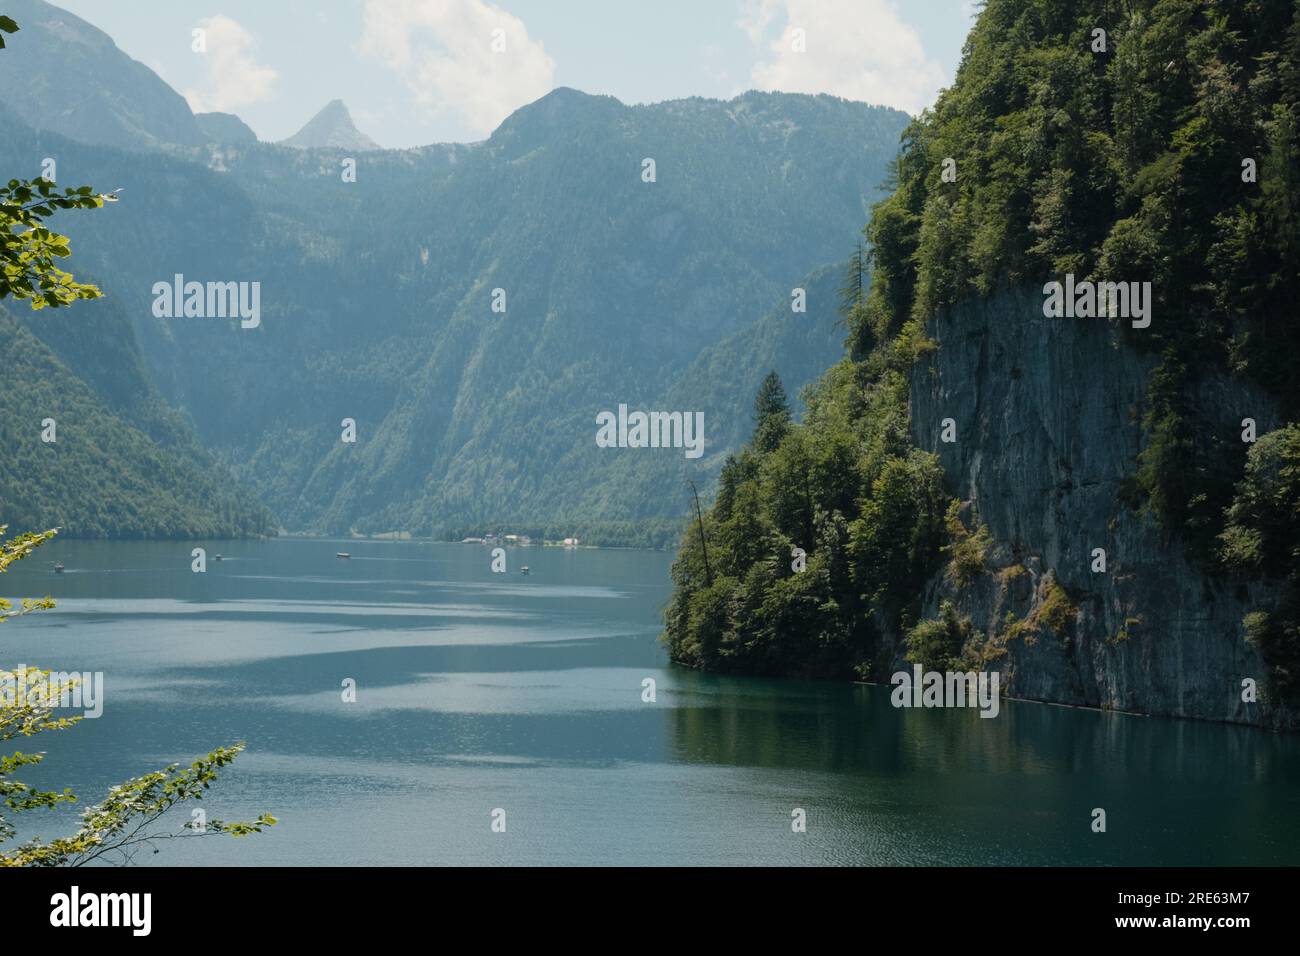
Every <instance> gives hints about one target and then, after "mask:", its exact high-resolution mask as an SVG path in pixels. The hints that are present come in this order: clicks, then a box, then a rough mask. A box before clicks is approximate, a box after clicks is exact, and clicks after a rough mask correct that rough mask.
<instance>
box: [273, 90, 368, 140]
mask: <svg viewBox="0 0 1300 956" xmlns="http://www.w3.org/2000/svg"><path fill="white" fill-rule="evenodd" d="M280 142H281V144H282V145H284V146H293V147H296V148H298V149H312V148H316V147H329V148H332V149H356V150H371V149H380V148H382V147H380V145H379V144H378V143H376V142H375V141H374V140H373V139H371V138H370V137H369V136H367V135H366V134H365V133H363V132H361V130H359V129H357V127H356V124H355V123H353V122H352V114H351V113H349V112H348V108H347V106H346V105H345V104H344V102H343V101H342V100H330V101H329V102H328V103H326V104H325V107H324V108H323V109H322V110H321V111H320V112H319V113H317V114H316V115H315V116H313V117H312V118H311V119H310V120H308V121H307V125H306V126H304V127H303V128H302V129H300V130H298V132H296V133H294V134H293V135H292V136H290V137H289V138H288V139H285V140H281V141H280Z"/></svg>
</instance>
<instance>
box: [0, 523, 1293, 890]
mask: <svg viewBox="0 0 1300 956" xmlns="http://www.w3.org/2000/svg"><path fill="white" fill-rule="evenodd" d="M199 543H200V544H202V542H199ZM193 546H194V545H193V544H186V543H153V542H149V543H138V542H131V543H87V542H75V541H60V540H56V541H55V542H54V543H52V544H50V545H47V546H46V547H45V548H43V549H42V551H41V552H39V553H40V556H41V559H43V560H48V561H62V562H63V563H64V564H66V565H67V566H68V570H67V572H66V573H64V574H62V575H57V576H56V575H54V574H51V573H49V572H48V571H47V570H46V568H47V567H48V565H44V564H39V563H35V562H36V559H35V558H32V559H29V560H28V561H26V562H23V563H20V564H19V565H15V566H14V569H13V570H12V571H11V573H10V574H9V575H7V577H6V580H5V581H4V584H5V594H6V596H9V597H15V596H34V595H38V594H45V593H50V594H52V595H53V596H54V597H55V598H56V599H57V600H58V603H59V606H58V608H57V609H55V610H53V611H47V612H41V613H40V614H37V615H32V616H30V617H27V618H24V619H23V620H21V621H14V622H10V623H9V624H7V625H5V627H4V630H3V631H2V632H0V649H2V653H3V654H4V656H5V657H6V658H7V659H8V660H7V663H9V664H16V663H25V664H39V665H42V666H46V667H52V668H55V669H63V670H79V671H98V670H102V671H104V672H105V675H106V676H105V687H106V698H107V699H106V703H105V712H104V716H103V717H102V718H100V719H98V720H91V721H83V722H82V723H81V724H80V725H79V726H77V727H76V728H74V729H72V730H68V731H63V732H61V733H57V734H49V735H45V736H44V737H42V738H40V745H41V746H42V747H43V748H44V749H46V750H47V751H48V753H49V756H48V758H47V762H46V764H45V765H43V766H42V767H40V768H38V769H37V771H36V772H35V773H33V774H28V775H27V776H28V779H29V780H30V781H31V782H33V783H37V784H40V785H43V786H48V787H58V788H62V787H64V786H72V787H73V788H74V789H75V790H77V791H78V792H79V793H80V794H81V796H82V799H83V805H84V804H85V803H86V802H93V800H94V799H96V798H97V797H98V795H99V794H102V792H103V791H104V790H105V789H106V788H107V787H108V786H110V785H111V784H113V783H115V782H119V781H120V780H122V779H124V778H125V777H127V776H131V775H136V774H139V773H143V772H146V771H148V770H152V769H156V768H157V767H158V766H160V765H163V764H166V763H168V762H172V761H188V760H190V759H192V758H193V757H194V756H196V755H198V754H200V753H203V752H206V751H207V750H209V749H211V748H212V747H213V746H216V745H218V744H223V743H229V742H232V741H235V740H246V741H248V750H247V752H246V753H245V754H244V755H243V756H241V757H240V758H239V760H238V761H237V763H236V764H235V766H234V767H233V768H231V770H229V771H228V772H227V774H226V775H225V777H224V778H223V780H222V782H221V783H220V784H219V785H218V787H217V788H216V789H215V790H214V791H213V794H212V797H211V798H210V800H209V802H208V803H207V804H206V805H205V806H206V808H207V809H208V812H209V815H210V816H211V815H217V816H222V817H225V818H227V819H232V818H233V819H239V818H243V817H251V816H253V815H255V814H256V813H258V812H260V811H262V810H267V811H270V812H273V813H275V814H276V815H277V816H278V817H280V819H281V821H282V822H281V824H280V825H279V826H277V827H275V828H274V829H273V830H272V831H270V832H269V833H267V834H265V835H263V836H259V837H255V838H251V839H247V840H239V841H234V840H196V841H193V842H188V841H176V842H173V843H172V844H170V845H168V846H167V847H165V848H164V851H163V853H162V854H160V855H159V856H156V857H153V858H151V859H150V860H149V861H146V862H151V863H161V864H166V863H213V864H234V863H250V864H258V863H267V864H271V863H274V864H298V863H303V864H335V863H343V864H347V863H380V864H384V863H388V864H465V863H479V864H535V863H554V864H647V865H655V864H681V863H718V864H754V863H761V864H826V863H831V864H888V863H898V864H912V863H922V864H1065V863H1087V864H1112V865H1137V864H1149V865H1222V864H1264V863H1278V864H1295V863H1297V862H1300V822H1297V821H1300V813H1297V810H1300V749H1298V747H1297V741H1296V739H1295V738H1294V737H1289V736H1288V737H1283V736H1276V735H1271V734H1268V733H1264V732H1260V731H1255V730H1250V729H1246V728H1239V727H1228V726H1221V725H1214V724H1203V723H1194V722H1187V721H1172V720H1160V719H1150V718H1140V717H1127V716H1122V715H1114V714H1100V713H1095V712H1091V711H1082V710H1074V709H1069V708H1061V707H1051V706H1044V705H1038V704H1028V703H1017V702H1007V703H1004V704H1003V707H1002V711H1001V714H1000V716H999V717H997V718H996V719H992V720H982V719H980V718H979V717H978V716H977V713H976V712H975V711H960V712H954V711H945V710H895V709H893V708H892V707H890V705H889V693H888V691H889V688H887V687H866V686H861V685H845V684H828V683H810V682H800V681H768V680H757V679H749V678H737V677H720V676H716V675H705V674H699V673H696V672H693V671H686V670H683V669H680V668H675V667H670V666H668V665H667V662H666V661H665V659H664V656H663V653H662V650H661V648H660V647H659V645H658V643H657V641H656V635H657V633H658V631H659V612H660V608H661V607H662V606H663V604H664V603H665V602H666V601H667V598H668V594H669V589H668V566H669V563H670V560H671V559H670V556H669V555H666V554H659V553H648V552H631V551H595V550H577V551H565V550H560V549H550V548H536V547H535V548H529V549H522V550H512V551H511V552H510V566H511V567H512V568H517V567H518V566H519V565H520V564H524V563H527V564H528V565H529V566H530V568H531V574H530V575H528V576H527V577H523V576H521V575H518V574H517V573H514V572H512V573H510V574H506V575H493V574H491V573H490V572H489V569H488V565H489V557H488V552H487V550H486V549H484V548H483V547H482V546H476V545H433V544H427V543H413V542H356V541H348V542H346V547H347V549H348V550H349V551H351V552H352V558H351V559H350V560H339V559H338V558H336V557H335V556H334V552H335V551H337V550H339V549H340V547H341V546H343V545H342V544H341V543H340V542H337V541H327V540H305V539H284V540H277V541H269V542H220V549H218V548H216V547H213V546H212V545H211V544H209V545H208V553H209V561H208V570H207V573H205V574H193V573H191V572H190V571H189V563H190V557H189V553H190V550H191V548H192V547H193ZM217 550H220V551H222V552H223V553H225V552H229V553H228V554H225V557H224V560H222V561H220V562H217V561H214V560H213V559H212V557H211V555H212V554H214V553H216V551H217ZM346 677H351V678H353V679H354V680H355V681H356V682H357V688H358V689H357V702H356V703H355V704H344V703H342V701H341V699H340V683H341V682H342V680H343V679H344V678H346ZM646 677H653V678H654V679H655V680H656V682H657V700H656V702H655V703H653V704H650V703H643V702H642V700H641V681H642V680H643V679H644V678H646ZM29 749H30V748H29ZM496 807H502V808H504V809H505V810H506V812H507V832H506V833H505V834H494V833H492V832H491V830H490V828H489V824H490V813H491V811H492V809H493V808H496ZM795 807H801V808H804V809H805V810H806V811H807V816H808V832H807V833H804V834H796V833H793V832H791V827H790V819H791V817H790V814H791V810H792V809H793V808H795ZM1094 807H1102V808H1104V809H1105V810H1106V812H1107V823H1108V829H1107V832H1106V833H1105V834H1095V833H1092V832H1091V829H1090V823H1091V819H1092V817H1091V811H1092V809H1093V808H1094ZM76 812H77V810H75V809H74V810H71V811H60V812H58V813H48V814H44V815H42V816H40V817H39V818H38V825H37V826H35V828H33V827H32V823H31V818H32V817H33V816H34V815H33V814H24V817H26V818H28V823H27V826H28V829H26V830H24V831H23V832H22V834H21V835H20V836H27V835H30V834H31V833H33V832H39V833H41V834H42V835H43V836H47V837H48V836H52V835H54V834H55V833H60V832H65V831H66V830H68V829H70V828H71V826H72V823H73V821H74V819H75V814H76ZM180 822H184V820H179V821H178V824H179V823H180Z"/></svg>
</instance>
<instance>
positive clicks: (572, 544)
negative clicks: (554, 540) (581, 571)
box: [564, 538, 578, 548]
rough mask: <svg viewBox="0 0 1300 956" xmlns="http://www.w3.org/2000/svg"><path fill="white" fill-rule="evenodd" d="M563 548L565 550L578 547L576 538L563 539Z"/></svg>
mask: <svg viewBox="0 0 1300 956" xmlns="http://www.w3.org/2000/svg"><path fill="white" fill-rule="evenodd" d="M564 546H565V547H566V548H576V547H577V546H578V539H577V538H565V539H564Z"/></svg>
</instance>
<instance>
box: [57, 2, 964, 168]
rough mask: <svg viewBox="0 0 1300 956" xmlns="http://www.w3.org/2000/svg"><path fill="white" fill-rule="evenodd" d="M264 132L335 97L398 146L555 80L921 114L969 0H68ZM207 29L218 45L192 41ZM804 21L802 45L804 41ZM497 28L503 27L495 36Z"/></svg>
mask: <svg viewBox="0 0 1300 956" xmlns="http://www.w3.org/2000/svg"><path fill="white" fill-rule="evenodd" d="M58 5H59V6H62V7H64V8H65V9H67V10H70V11H72V12H73V13H75V14H77V15H78V16H80V17H82V18H84V19H86V20H88V21H90V22H91V23H93V24H94V25H95V26H97V27H99V28H100V29H102V30H104V31H105V32H107V33H108V34H109V35H110V36H112V37H113V39H114V40H115V41H116V42H117V45H118V46H119V47H121V48H122V49H123V50H125V51H126V52H127V53H128V54H130V55H131V56H133V57H135V58H136V59H137V60H140V61H141V62H143V63H145V64H147V65H148V66H150V67H151V68H152V69H153V70H154V71H155V72H157V73H158V74H159V75H161V76H162V77H163V79H165V80H166V81H167V82H168V83H170V84H171V85H172V86H173V87H174V88H175V89H176V90H178V91H179V92H181V93H183V94H184V95H185V96H186V97H187V98H188V99H189V100H190V103H191V106H193V107H194V109H195V110H196V111H205V110H222V111H226V112H233V113H237V114H239V116H240V117H242V118H243V119H244V121H245V122H247V123H248V124H249V125H250V126H252V127H253V129H254V130H256V131H257V134H258V135H259V136H260V137H261V138H262V139H268V140H274V139H282V138H284V137H286V136H288V135H290V134H292V133H293V132H295V131H296V130H297V129H298V128H299V127H300V126H301V125H302V124H303V123H304V122H306V121H307V120H308V119H309V118H310V117H311V116H312V115H313V114H314V113H315V112H316V111H317V110H318V109H320V107H321V106H323V105H324V104H325V103H326V102H328V101H329V100H331V99H334V98H338V99H342V100H343V101H344V102H346V103H347V104H348V107H349V108H350V110H351V111H352V115H353V118H354V119H355V120H356V122H357V125H358V126H359V127H360V128H361V129H362V130H363V131H364V132H366V133H368V134H369V135H370V136H371V137H373V138H374V139H375V140H377V141H378V142H379V143H380V144H381V145H384V146H414V145H419V144H423V143H432V142H447V141H465V140H476V139H482V138H484V137H485V136H486V135H487V134H488V133H489V132H491V130H492V129H494V128H495V127H496V125H497V124H498V123H499V122H500V121H501V120H502V119H504V118H505V117H506V116H508V115H509V114H510V112H512V111H513V110H515V109H517V108H518V107H520V106H522V105H523V104H525V103H528V102H531V101H532V100H535V99H537V98H538V97H539V96H542V95H543V94H545V93H546V92H548V91H549V90H551V89H553V88H554V87H556V86H572V87H576V88H577V89H580V90H585V91H587V92H589V93H609V94H612V95H613V96H616V97H618V98H619V99H620V100H623V101H624V102H627V103H646V102H657V101H659V100H665V99H674V98H677V97H683V96H708V97H719V98H730V97H732V96H734V95H736V94H737V93H739V92H742V91H744V90H746V89H751V88H758V89H780V90H790V91H796V92H825V93H834V94H836V95H839V96H845V97H849V98H851V99H860V100H865V101H868V102H873V103H883V104H885V105H889V106H896V107H898V108H900V109H905V110H907V111H909V112H913V113H915V112H917V111H919V110H920V109H922V108H923V107H925V106H927V105H929V104H930V103H931V102H933V99H934V95H935V93H936V92H937V90H938V89H939V88H940V87H943V86H946V85H948V84H950V83H951V82H952V78H953V73H954V71H955V69H956V67H957V63H958V59H959V57H960V54H961V45H962V41H963V40H964V39H965V36H966V32H967V30H968V29H969V27H970V23H971V19H970V18H971V15H972V8H973V6H974V4H973V3H972V2H971V0H904V2H892V0H646V2H632V0H492V2H489V0H63V2H62V3H59V4H58ZM196 27H203V28H204V29H206V31H207V33H206V39H207V51H206V52H205V53H196V52H194V51H193V50H192V49H191V45H192V31H193V30H194V29H195V28H196ZM797 30H802V31H803V37H804V42H803V46H804V50H803V51H800V50H798V49H796V47H797V46H799V34H798V33H797V32H796V31H797ZM494 31H500V32H499V33H498V34H497V36H498V45H500V42H502V41H503V42H504V47H505V49H504V50H503V51H494V50H493V48H492V47H493V34H494Z"/></svg>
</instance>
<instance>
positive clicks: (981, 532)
mask: <svg viewBox="0 0 1300 956" xmlns="http://www.w3.org/2000/svg"><path fill="white" fill-rule="evenodd" d="M961 510H962V509H961V502H960V501H957V500H956V499H954V500H953V501H952V503H951V504H949V505H948V513H947V514H946V515H945V516H944V530H946V531H947V532H948V543H947V544H946V545H944V546H943V552H944V553H945V554H946V555H948V570H947V574H948V579H949V580H950V581H952V582H953V583H954V584H956V585H958V586H959V587H960V586H963V585H967V584H970V583H971V582H972V581H974V580H975V579H976V578H977V577H979V576H980V575H981V574H983V573H984V572H985V570H986V565H985V556H986V555H987V554H988V549H989V545H990V544H992V540H993V539H992V536H991V535H990V534H989V529H988V528H987V527H986V526H985V525H983V524H981V523H979V521H978V520H977V521H976V525H975V530H974V531H971V530H970V529H969V528H967V527H966V524H965V522H964V521H963V520H962V517H961Z"/></svg>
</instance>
